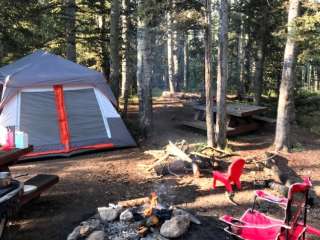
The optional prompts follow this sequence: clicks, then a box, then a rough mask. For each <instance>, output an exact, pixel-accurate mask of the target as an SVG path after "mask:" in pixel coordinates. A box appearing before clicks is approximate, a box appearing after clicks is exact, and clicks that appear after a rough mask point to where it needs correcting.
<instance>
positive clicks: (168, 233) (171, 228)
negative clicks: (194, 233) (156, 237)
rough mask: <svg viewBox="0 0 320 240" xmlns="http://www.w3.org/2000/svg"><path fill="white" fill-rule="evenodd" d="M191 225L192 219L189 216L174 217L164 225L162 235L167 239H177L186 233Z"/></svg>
mask: <svg viewBox="0 0 320 240" xmlns="http://www.w3.org/2000/svg"><path fill="white" fill-rule="evenodd" d="M189 225H190V219H189V218H188V217H187V216H185V215H178V216H174V217H172V218H171V219H170V220H167V221H165V222H164V223H163V224H162V226H161V228H160V234H161V235H162V236H164V237H166V238H177V237H180V236H182V235H183V234H184V233H186V231H187V230H188V228H189Z"/></svg>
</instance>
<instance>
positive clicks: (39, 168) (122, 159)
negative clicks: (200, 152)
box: [9, 101, 320, 240]
mask: <svg viewBox="0 0 320 240" xmlns="http://www.w3.org/2000/svg"><path fill="white" fill-rule="evenodd" d="M155 106H156V107H155V111H154V123H155V124H154V129H155V130H154V134H153V137H152V138H151V140H149V141H148V142H147V143H142V144H140V147H139V148H131V149H123V150H114V151H104V152H95V153H90V154H83V155H79V156H74V157H70V158H59V159H50V160H41V161H37V162H27V163H23V164H19V165H17V166H15V167H13V168H12V170H13V174H19V173H25V172H28V173H29V174H30V175H32V174H37V173H48V174H56V175H58V176H59V177H60V182H59V183H58V184H57V185H55V186H54V187H53V188H52V189H51V190H50V191H49V192H47V193H45V194H43V196H41V197H40V198H39V199H37V200H36V201H34V202H33V203H31V204H30V205H28V206H26V207H24V208H23V209H22V210H21V211H20V213H19V215H18V216H17V219H16V220H15V221H14V222H13V223H12V224H11V226H10V228H9V239H14V240H37V239H39V240H42V239H45V240H61V239H66V237H67V235H68V233H70V232H71V231H72V229H73V228H74V227H75V226H77V225H78V224H79V223H80V222H81V221H83V220H86V219H87V218H89V217H90V216H92V215H93V214H94V213H95V211H96V208H97V207H99V206H105V205H107V204H108V203H116V202H118V201H119V200H125V199H133V198H138V197H143V196H147V195H149V194H150V192H151V191H161V192H162V193H166V196H167V201H170V202H172V203H174V204H177V205H179V206H181V207H184V208H188V209H190V210H191V211H193V212H194V213H196V214H197V215H198V216H199V217H200V219H201V220H202V222H203V223H204V224H202V225H200V226H196V227H194V226H193V227H192V229H191V231H189V233H188V234H187V235H186V236H185V237H184V238H183V239H203V240H204V239H222V237H221V234H222V233H221V230H219V228H218V227H219V226H220V225H219V223H218V222H217V217H219V216H221V215H222V214H233V215H235V216H240V214H241V213H242V212H243V211H244V210H245V209H246V208H248V207H249V206H250V205H251V203H252V199H253V188H252V187H251V186H252V185H251V184H250V182H252V180H253V178H254V177H255V172H251V173H250V172H249V171H246V173H245V174H244V176H243V181H244V188H243V190H242V191H240V192H237V193H236V195H235V201H236V202H238V203H239V204H240V206H234V205H232V204H231V203H230V202H229V201H227V199H226V197H225V194H224V190H223V189H222V188H218V189H217V190H211V189H210V188H211V185H212V179H211V177H210V175H208V176H203V177H201V178H199V179H193V178H192V176H188V175H187V176H183V177H175V176H167V177H162V178H159V177H155V176H154V175H152V174H151V173H148V172H146V171H145V167H144V166H145V165H147V164H151V163H152V162H153V161H154V158H153V157H152V156H150V155H148V154H145V153H144V151H146V150H156V149H162V148H163V147H164V146H165V145H166V144H167V143H168V140H172V141H173V142H174V141H180V140H182V139H185V140H187V141H188V143H205V141H206V135H205V134H204V133H203V132H198V131H194V130H192V129H189V128H184V127H181V126H179V119H181V118H185V119H191V118H192V110H191V108H189V107H186V106H183V104H182V103H181V102H179V101H173V102H170V103H168V102H167V103H160V102H158V103H157V102H156V104H155ZM131 110H132V112H131V114H130V118H131V119H133V122H132V121H131V123H130V124H129V125H130V126H134V125H135V124H134V119H135V117H136V114H135V113H134V112H135V110H136V109H135V108H132V109H131ZM273 137H274V128H273V127H272V126H269V127H264V128H261V129H260V130H259V131H257V132H254V133H252V134H248V135H244V136H240V137H236V138H231V139H229V141H228V146H229V147H231V148H232V149H233V150H234V151H236V152H237V153H239V154H240V155H241V156H242V157H244V158H246V157H251V158H252V157H256V159H263V158H264V156H265V155H264V153H265V152H266V151H269V150H271V148H272V147H271V145H272V141H273ZM294 137H295V138H296V139H297V140H298V141H299V144H298V145H297V146H298V148H296V149H295V151H294V152H293V153H289V154H286V155H282V158H283V161H286V162H287V163H288V165H289V166H291V167H292V168H293V170H294V171H295V172H296V173H297V174H298V175H300V176H304V175H307V176H311V177H312V180H313V184H314V190H315V191H316V193H317V194H318V195H319V196H320V157H319V156H320V137H319V136H317V135H314V134H311V133H310V132H309V130H308V129H296V130H295V132H294ZM311 212H312V215H311V217H310V221H309V222H311V223H312V224H313V225H314V226H316V227H320V206H315V208H313V209H312V210H311Z"/></svg>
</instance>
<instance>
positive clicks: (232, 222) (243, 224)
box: [219, 215, 291, 229]
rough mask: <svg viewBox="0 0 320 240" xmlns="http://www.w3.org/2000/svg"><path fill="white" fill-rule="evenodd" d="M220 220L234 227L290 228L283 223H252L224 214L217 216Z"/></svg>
mask: <svg viewBox="0 0 320 240" xmlns="http://www.w3.org/2000/svg"><path fill="white" fill-rule="evenodd" d="M219 219H220V221H222V222H225V223H226V224H228V225H230V226H233V227H236V228H260V229H261V228H263V229H268V228H274V227H283V228H286V229H291V226H288V225H286V224H283V223H281V224H280V223H274V224H269V225H263V226H262V225H261V224H252V223H247V222H245V221H242V220H240V219H237V218H234V217H232V216H230V215H224V216H222V217H220V218H219Z"/></svg>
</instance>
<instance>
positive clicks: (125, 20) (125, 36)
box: [121, 0, 131, 118]
mask: <svg viewBox="0 0 320 240" xmlns="http://www.w3.org/2000/svg"><path fill="white" fill-rule="evenodd" d="M128 4H129V0H122V9H123V15H122V49H123V55H122V65H121V70H122V84H121V98H122V99H123V100H124V105H123V117H124V118H126V117H127V112H128V101H129V88H130V85H131V84H130V83H131V79H130V73H131V69H130V67H129V64H130V63H129V61H130V60H129V52H130V51H129V48H130V44H129V26H130V24H129V21H130V19H129V15H128Z"/></svg>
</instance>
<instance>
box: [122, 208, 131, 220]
mask: <svg viewBox="0 0 320 240" xmlns="http://www.w3.org/2000/svg"><path fill="white" fill-rule="evenodd" d="M132 219H133V213H132V212H131V210H130V209H127V210H124V211H123V212H122V213H121V214H120V221H124V222H130V221H131V220H132Z"/></svg>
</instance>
